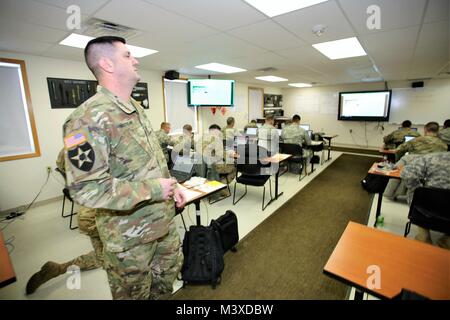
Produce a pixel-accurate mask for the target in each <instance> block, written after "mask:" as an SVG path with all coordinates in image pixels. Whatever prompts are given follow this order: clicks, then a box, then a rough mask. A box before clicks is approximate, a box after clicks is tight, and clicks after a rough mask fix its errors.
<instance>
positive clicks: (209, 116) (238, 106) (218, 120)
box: [199, 82, 282, 132]
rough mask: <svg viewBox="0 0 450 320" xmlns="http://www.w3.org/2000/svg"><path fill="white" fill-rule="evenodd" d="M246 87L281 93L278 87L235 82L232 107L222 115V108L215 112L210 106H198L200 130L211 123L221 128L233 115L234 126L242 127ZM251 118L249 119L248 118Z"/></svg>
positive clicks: (245, 115)
mask: <svg viewBox="0 0 450 320" xmlns="http://www.w3.org/2000/svg"><path fill="white" fill-rule="evenodd" d="M248 87H252V88H262V89H263V90H264V93H265V94H281V93H282V91H281V89H280V88H273V87H265V86H255V85H249V84H246V83H238V82H236V92H235V96H234V107H226V108H224V110H225V111H226V112H225V114H224V115H223V114H222V113H221V111H222V110H218V109H217V110H216V113H215V114H213V113H212V112H211V108H210V107H202V108H199V117H200V125H201V130H202V131H203V132H204V131H205V130H208V127H209V126H210V125H212V124H218V125H219V126H220V127H221V128H222V127H224V126H226V124H227V118H228V117H234V119H235V121H236V123H235V128H243V127H244V126H245V125H246V124H248V122H249V119H248ZM250 120H251V119H250Z"/></svg>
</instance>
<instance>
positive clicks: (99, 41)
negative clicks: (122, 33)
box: [84, 36, 126, 77]
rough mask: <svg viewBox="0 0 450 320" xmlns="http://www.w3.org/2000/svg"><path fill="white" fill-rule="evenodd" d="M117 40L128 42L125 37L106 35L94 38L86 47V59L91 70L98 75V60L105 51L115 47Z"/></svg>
mask: <svg viewBox="0 0 450 320" xmlns="http://www.w3.org/2000/svg"><path fill="white" fill-rule="evenodd" d="M116 42H122V43H123V44H126V41H125V39H124V38H121V37H114V36H104V37H98V38H95V39H92V40H91V41H89V42H88V44H87V45H86V47H85V48H84V60H85V61H86V64H87V66H88V68H89V70H91V71H92V73H93V74H94V75H95V76H96V77H98V75H99V67H98V61H99V60H100V58H101V57H102V56H103V55H104V54H105V52H108V51H112V50H113V49H114V43H116Z"/></svg>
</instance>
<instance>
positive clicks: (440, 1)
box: [424, 0, 450, 23]
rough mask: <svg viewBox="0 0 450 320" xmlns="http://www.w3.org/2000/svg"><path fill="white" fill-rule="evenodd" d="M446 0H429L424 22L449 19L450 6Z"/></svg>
mask: <svg viewBox="0 0 450 320" xmlns="http://www.w3.org/2000/svg"><path fill="white" fill-rule="evenodd" d="M449 3H450V2H449V1H448V0H429V2H428V8H427V12H426V14H425V20H424V23H430V22H437V21H443V20H447V21H448V20H449V14H450V8H449Z"/></svg>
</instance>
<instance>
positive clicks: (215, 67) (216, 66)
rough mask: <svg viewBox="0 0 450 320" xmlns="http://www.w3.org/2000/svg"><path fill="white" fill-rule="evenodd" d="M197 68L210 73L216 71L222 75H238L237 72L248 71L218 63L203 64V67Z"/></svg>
mask: <svg viewBox="0 0 450 320" xmlns="http://www.w3.org/2000/svg"><path fill="white" fill-rule="evenodd" d="M195 67H196V68H197V69H203V70H209V71H215V72H221V73H236V72H243V71H247V70H245V69H241V68H236V67H232V66H227V65H226V64H221V63H216V62H212V63H207V64H202V65H199V66H195Z"/></svg>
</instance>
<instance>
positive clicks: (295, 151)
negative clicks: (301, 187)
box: [280, 143, 306, 181]
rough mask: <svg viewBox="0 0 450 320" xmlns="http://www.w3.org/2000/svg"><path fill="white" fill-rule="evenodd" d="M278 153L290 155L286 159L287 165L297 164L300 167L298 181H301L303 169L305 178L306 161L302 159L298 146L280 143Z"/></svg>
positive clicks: (300, 148) (301, 151) (301, 152)
mask: <svg viewBox="0 0 450 320" xmlns="http://www.w3.org/2000/svg"><path fill="white" fill-rule="evenodd" d="M280 152H281V153H285V154H291V155H292V157H291V158H289V159H288V165H289V164H290V163H298V164H300V165H301V167H300V172H299V177H298V181H301V180H302V179H303V178H304V177H302V172H303V169H305V176H306V159H305V158H304V157H303V148H302V146H301V145H299V144H295V143H280Z"/></svg>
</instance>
